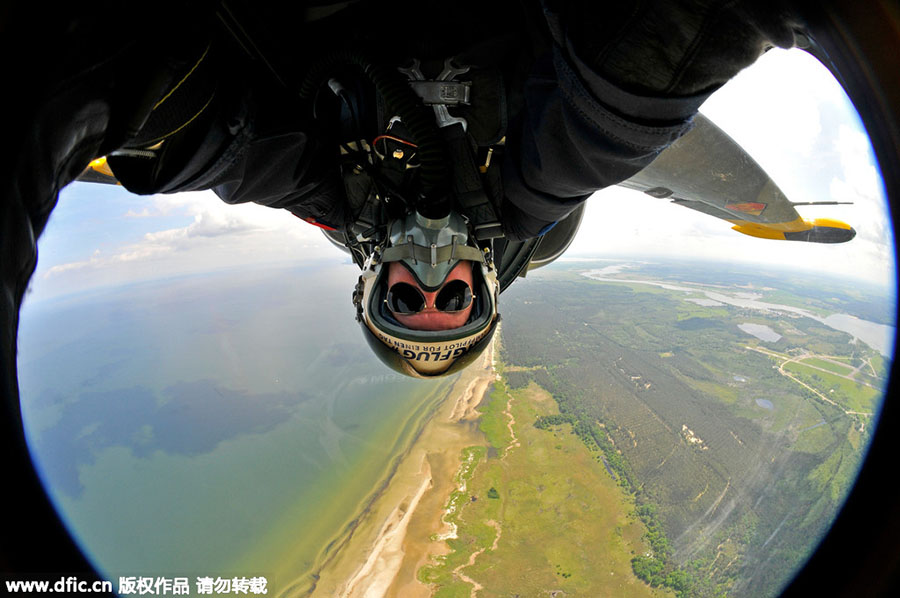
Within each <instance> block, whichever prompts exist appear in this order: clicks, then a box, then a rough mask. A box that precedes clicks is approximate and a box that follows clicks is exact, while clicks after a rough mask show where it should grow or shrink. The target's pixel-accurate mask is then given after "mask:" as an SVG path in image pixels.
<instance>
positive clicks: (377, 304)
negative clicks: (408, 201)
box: [353, 212, 500, 377]
mask: <svg viewBox="0 0 900 598" xmlns="http://www.w3.org/2000/svg"><path fill="white" fill-rule="evenodd" d="M468 241H469V234H468V230H467V227H466V223H465V222H464V221H463V219H462V217H461V216H460V215H459V214H457V213H455V212H451V213H450V214H449V215H448V216H446V217H444V218H440V219H429V218H426V217H424V216H422V215H421V214H419V213H412V214H409V215H407V216H406V217H405V218H404V219H400V220H395V221H394V222H392V223H391V226H390V229H389V234H388V239H387V247H385V248H379V247H376V248H375V251H374V252H373V253H372V255H371V256H370V257H369V259H368V261H367V262H366V264H365V266H364V268H363V272H362V275H361V276H360V277H359V282H358V283H357V285H356V290H355V291H354V293H353V303H354V305H356V312H357V320H358V321H359V323H360V326H361V327H362V329H363V334H364V335H365V337H366V341H367V342H368V343H369V345H370V346H371V347H372V349H373V350H374V351H375V354H376V355H378V357H379V358H380V359H381V360H382V361H383V362H384V363H386V364H387V365H388V366H389V367H391V368H393V369H394V370H396V371H398V372H401V373H403V374H407V375H409V376H414V377H430V376H442V375H447V374H450V373H453V372H456V371H458V370H460V369H461V368H463V367H465V366H466V365H468V364H469V363H471V362H472V361H473V360H474V359H475V358H476V357H478V355H480V354H481V352H482V351H483V350H484V349H485V348H486V347H487V346H488V344H490V341H491V338H492V337H493V334H494V330H495V329H496V328H497V323H498V322H499V321H500V314H499V313H497V296H498V295H499V293H500V285H499V283H498V282H497V274H496V271H495V269H494V264H493V261H492V257H491V255H490V252H489V250H488V249H479V248H478V247H477V246H474V245H473V244H469V242H468ZM463 260H469V261H471V262H473V268H472V270H473V283H474V288H472V289H471V302H472V305H473V307H472V311H471V315H470V317H469V319H468V321H467V322H466V323H465V324H464V325H462V326H461V327H459V328H454V329H451V330H413V329H411V328H407V327H406V326H404V325H402V324H400V322H398V321H397V319H396V318H395V317H394V316H393V314H392V313H391V310H390V309H389V306H388V303H387V300H388V288H387V270H388V267H387V264H390V263H392V262H401V263H402V264H403V266H404V267H405V268H406V269H407V270H408V271H409V272H411V273H412V275H413V276H414V278H415V280H416V282H417V283H418V284H419V285H420V286H421V287H422V288H423V289H425V290H426V291H436V290H438V289H439V288H441V287H442V285H444V283H445V281H446V280H447V276H448V275H449V273H450V271H451V270H453V268H454V267H455V266H456V265H457V264H458V263H459V262H461V261H463ZM466 300H468V296H467V298H466Z"/></svg>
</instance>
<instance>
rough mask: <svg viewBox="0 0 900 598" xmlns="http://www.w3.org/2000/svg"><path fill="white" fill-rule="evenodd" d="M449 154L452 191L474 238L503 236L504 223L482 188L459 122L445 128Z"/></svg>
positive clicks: (470, 149) (467, 142) (486, 238)
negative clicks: (467, 219)
mask: <svg viewBox="0 0 900 598" xmlns="http://www.w3.org/2000/svg"><path fill="white" fill-rule="evenodd" d="M442 130H443V131H444V135H445V139H446V141H447V149H448V154H449V155H450V159H451V161H452V164H453V193H454V194H455V195H456V199H457V201H458V202H459V204H460V206H461V207H462V209H463V213H464V214H465V215H466V216H467V217H468V218H469V220H471V221H472V223H473V225H474V233H475V239H476V240H478V241H486V240H488V239H496V238H499V237H502V236H503V226H502V225H501V223H500V218H499V217H498V216H497V211H496V209H495V208H494V204H493V203H492V202H491V199H490V197H489V196H488V194H487V193H486V192H485V190H484V185H483V184H482V180H481V173H480V172H479V170H478V166H477V165H476V163H475V157H474V155H473V154H472V146H471V144H470V142H469V138H468V136H467V135H466V132H465V131H464V130H463V128H462V126H460V125H458V124H457V125H453V126H450V127H444V128H443V129H442Z"/></svg>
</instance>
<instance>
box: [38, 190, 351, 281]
mask: <svg viewBox="0 0 900 598" xmlns="http://www.w3.org/2000/svg"><path fill="white" fill-rule="evenodd" d="M123 192H124V191H123ZM129 199H133V201H134V202H135V203H136V204H137V205H136V206H135V208H133V209H131V210H129V211H128V212H126V213H124V214H122V215H121V217H122V218H125V219H139V220H140V221H141V222H142V223H143V224H144V230H148V232H144V233H143V234H139V235H138V236H137V237H135V238H134V239H133V240H131V241H126V242H122V243H118V244H116V245H115V246H113V247H111V248H106V249H105V250H101V249H94V250H93V252H92V253H91V255H90V256H89V257H87V258H82V259H73V260H72V261H68V262H64V263H58V264H54V265H45V266H46V267H47V269H46V270H45V271H44V273H43V276H42V277H41V278H42V279H43V280H44V281H46V283H45V284H46V285H49V286H47V287H45V291H46V293H45V294H46V295H47V296H50V295H56V294H60V293H67V292H72V291H74V290H81V289H85V288H90V287H94V286H102V285H111V284H112V285H114V284H123V283H126V282H133V281H137V280H147V279H153V278H160V277H165V276H172V275H180V274H188V273H200V272H207V271H211V270H222V269H228V268H233V267H242V266H250V265H263V264H281V265H285V264H291V263H299V262H304V261H308V260H318V259H326V260H331V261H333V262H334V263H340V262H341V261H345V256H343V255H342V254H341V253H340V252H339V251H338V250H337V249H335V248H334V247H333V246H332V245H331V244H330V243H329V242H328V241H327V240H326V239H325V238H324V236H323V235H322V233H321V231H320V230H319V229H317V228H315V227H313V226H311V225H309V224H307V223H305V222H303V221H301V220H300V219H298V218H297V217H295V216H293V215H292V214H290V213H289V212H287V211H285V210H275V209H271V208H266V207H263V206H258V205H255V204H245V205H238V206H231V205H228V204H225V203H224V202H222V201H221V200H219V199H218V198H217V197H216V196H215V195H214V194H213V193H211V192H200V193H185V194H178V195H171V196H168V195H161V196H151V197H137V196H133V197H132V198H129ZM179 219H180V220H181V221H185V220H187V224H185V225H183V226H176V227H169V228H161V229H159V228H158V227H159V226H160V225H163V226H165V224H166V223H171V222H173V220H174V221H177V220H179ZM105 224H106V226H115V225H116V220H115V218H110V219H109V222H108V223H105ZM98 243H99V241H98Z"/></svg>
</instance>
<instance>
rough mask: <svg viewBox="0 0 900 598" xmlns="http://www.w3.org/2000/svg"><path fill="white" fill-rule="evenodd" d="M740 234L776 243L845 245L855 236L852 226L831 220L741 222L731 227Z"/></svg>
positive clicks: (799, 219)
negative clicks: (799, 242)
mask: <svg viewBox="0 0 900 598" xmlns="http://www.w3.org/2000/svg"><path fill="white" fill-rule="evenodd" d="M732 230H735V231H737V232H739V233H741V234H744V235H749V236H751V237H756V238H758V239H775V240H778V241H806V242H808V243H846V242H847V241H849V240H851V239H853V237H855V236H856V231H855V230H854V229H853V227H852V226H850V225H849V224H847V223H846V222H841V221H840V220H833V219H831V218H816V219H815V220H803V219H801V218H798V219H797V220H794V221H793V222H780V223H774V224H761V223H758V222H741V223H739V224H736V225H735V226H733V227H732Z"/></svg>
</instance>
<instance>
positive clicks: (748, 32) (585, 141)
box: [501, 0, 796, 239]
mask: <svg viewBox="0 0 900 598" xmlns="http://www.w3.org/2000/svg"><path fill="white" fill-rule="evenodd" d="M556 4H557V3H551V2H546V3H545V4H544V16H545V19H546V22H547V26H548V29H549V31H550V35H551V37H552V40H553V43H552V44H551V49H550V51H549V52H547V53H546V54H544V55H543V56H541V57H540V58H538V59H537V60H536V61H535V63H534V64H533V66H532V69H531V72H530V74H529V77H528V78H527V80H526V83H525V87H524V90H523V92H524V108H523V110H522V111H521V113H520V114H519V115H517V117H516V118H515V120H514V121H513V122H511V131H510V137H509V145H510V148H515V151H510V152H508V153H507V154H506V155H505V157H504V162H503V165H502V171H501V172H502V177H503V182H504V194H505V198H504V203H503V220H504V230H505V232H506V234H507V235H508V236H510V237H512V238H514V239H526V238H530V237H534V236H537V235H540V234H543V233H544V232H546V231H547V230H549V228H550V227H552V226H553V225H554V224H555V223H556V222H557V221H559V220H561V219H562V218H564V217H565V216H567V215H568V214H569V213H570V212H571V211H572V210H574V209H575V208H576V207H577V206H578V205H580V204H581V203H582V202H584V201H585V200H586V199H587V198H588V197H589V196H590V195H591V194H592V193H593V192H595V191H597V190H599V189H602V188H604V187H608V186H610V185H614V184H617V183H620V182H621V181H623V180H625V179H627V178H629V177H631V176H632V175H634V174H636V173H637V172H638V171H640V170H641V169H642V168H643V167H645V166H646V165H648V164H649V163H650V162H652V161H653V159H654V158H655V157H656V156H657V155H659V153H660V152H661V151H662V150H664V149H665V148H666V147H668V146H669V145H670V144H671V143H672V142H673V141H675V140H676V139H678V137H680V136H681V135H683V134H684V133H686V132H687V131H688V130H689V129H690V128H691V120H692V118H693V116H694V115H695V114H696V112H697V110H698V109H699V107H700V105H701V104H702V103H703V102H704V101H705V100H706V99H707V98H708V97H709V96H710V95H711V94H712V93H713V92H714V91H715V90H716V89H718V87H720V86H721V85H722V84H723V83H724V82H725V81H727V80H728V79H730V78H731V77H732V76H734V75H735V74H736V73H737V72H738V71H739V70H741V69H742V68H744V67H746V66H748V65H750V64H752V62H754V61H755V60H756V58H757V57H758V56H759V55H760V54H761V53H762V52H764V51H765V50H766V49H768V48H770V47H774V46H780V47H791V46H792V45H793V43H794V35H793V32H794V29H795V27H796V24H795V23H794V21H793V20H792V19H791V17H790V15H789V14H788V13H787V12H786V11H784V10H780V9H777V8H778V6H780V5H778V6H775V7H773V6H762V5H770V4H773V5H774V4H777V3H772V2H762V3H759V4H761V5H760V6H756V5H754V6H755V8H746V7H744V6H743V4H742V3H722V2H715V1H711V0H703V1H696V2H686V3H672V2H665V1H655V0H649V1H645V2H638V3H634V5H633V6H632V5H631V3H623V4H628V7H624V8H623V7H618V8H610V7H608V6H607V4H606V3H596V2H586V1H583V0H572V1H571V2H559V3H558V4H559V6H556ZM723 6H725V7H726V8H723ZM776 9H777V10H776Z"/></svg>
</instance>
